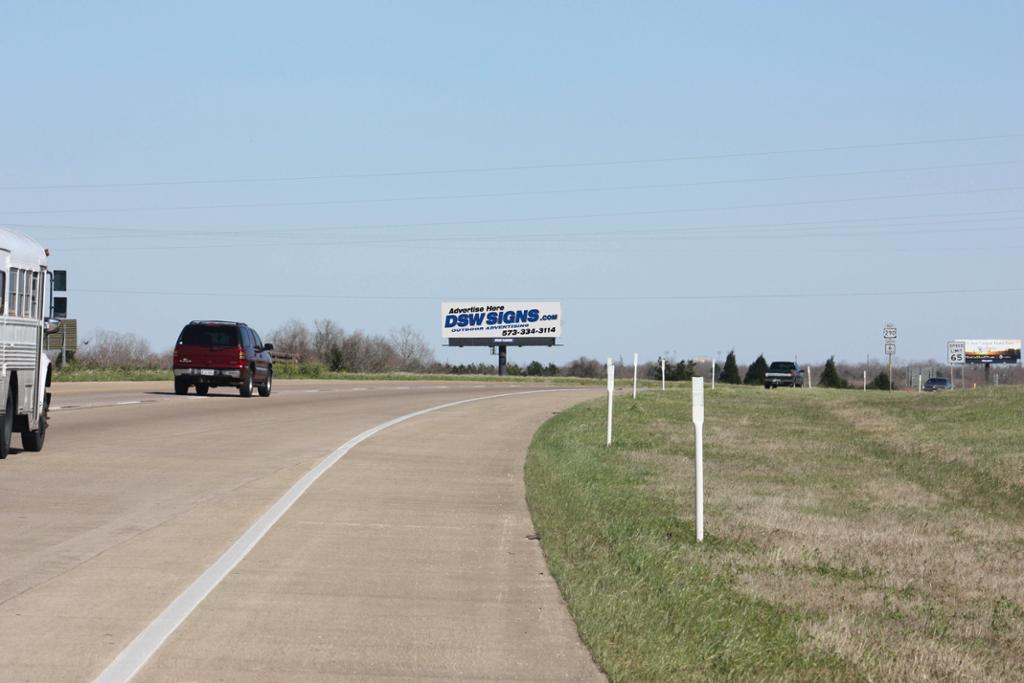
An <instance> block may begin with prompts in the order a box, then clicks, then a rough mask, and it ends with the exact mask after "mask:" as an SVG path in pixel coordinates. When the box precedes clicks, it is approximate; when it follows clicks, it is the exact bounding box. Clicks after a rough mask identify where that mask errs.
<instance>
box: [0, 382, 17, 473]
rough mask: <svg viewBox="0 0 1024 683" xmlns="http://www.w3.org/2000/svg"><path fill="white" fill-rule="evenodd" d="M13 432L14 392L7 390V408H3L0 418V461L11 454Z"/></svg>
mask: <svg viewBox="0 0 1024 683" xmlns="http://www.w3.org/2000/svg"><path fill="white" fill-rule="evenodd" d="M13 431H14V392H13V391H12V390H11V389H10V388H8V390H7V407H5V408H4V414H3V417H2V418H0V460H3V459H4V458H6V457H7V454H8V453H10V452H11V432H13Z"/></svg>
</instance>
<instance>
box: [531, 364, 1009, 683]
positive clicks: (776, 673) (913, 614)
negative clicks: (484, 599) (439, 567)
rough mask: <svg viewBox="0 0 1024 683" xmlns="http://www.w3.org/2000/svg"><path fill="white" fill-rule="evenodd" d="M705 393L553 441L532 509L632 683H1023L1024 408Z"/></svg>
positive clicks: (611, 660)
mask: <svg viewBox="0 0 1024 683" xmlns="http://www.w3.org/2000/svg"><path fill="white" fill-rule="evenodd" d="M706 394H707V400H706V404H707V422H706V425H705V488H706V503H705V517H706V529H707V536H706V537H705V542H704V544H703V545H702V546H698V545H697V544H696V543H695V541H694V526H693V459H692V452H693V429H692V424H691V422H690V397H689V385H688V384H684V385H681V387H680V389H677V390H674V391H669V392H666V393H662V392H660V391H650V392H645V393H642V394H641V396H640V398H639V399H638V400H637V401H635V402H634V401H632V400H631V399H630V398H629V397H628V396H626V397H622V398H619V399H617V401H616V414H615V417H616V419H615V430H616V432H615V434H616V436H615V444H614V445H613V447H612V448H605V446H604V429H605V419H606V413H605V410H606V407H605V406H606V402H605V401H603V400H599V401H596V402H589V403H585V404H582V405H579V406H576V407H574V408H572V409H570V410H567V411H565V412H563V413H561V414H559V415H558V416H556V417H554V418H552V419H551V420H550V421H549V422H548V423H547V424H545V425H544V426H543V427H542V428H541V430H540V431H539V432H538V433H537V435H536V437H535V439H534V442H533V445H532V447H531V450H530V454H529V458H528V460H527V468H526V478H527V492H528V498H529V503H530V508H531V511H532V513H533V517H534V522H535V524H536V527H537V531H538V532H539V534H540V536H541V543H542V545H543V549H544V552H545V555H546V557H547V560H548V563H549V565H550V567H551V571H552V573H553V574H554V576H555V577H556V579H557V580H558V583H559V586H560V587H561V589H562V592H563V595H564V596H565V598H566V600H567V602H568V604H569V608H570V610H571V612H572V614H573V616H574V618H575V619H576V623H577V625H578V628H579V631H580V634H581V635H582V637H583V639H584V640H585V641H586V643H587V644H588V645H589V647H590V648H591V650H592V651H593V653H594V656H595V658H596V660H597V661H598V662H599V663H600V665H601V666H602V667H603V668H604V670H605V671H606V672H607V673H608V674H609V676H610V678H611V679H612V680H613V681H673V680H722V681H732V680H891V681H904V680H932V679H941V680H970V681H977V680H1008V681H1009V680H1020V678H1021V675H1022V671H1024V389H1022V388H1015V387H1005V388H993V389H979V390H976V391H970V390H968V391H959V390H958V391H954V392H949V393H943V394H923V395H919V394H914V393H901V392H896V393H893V394H889V393H887V392H860V391H835V390H827V389H825V390H821V389H814V390H778V391H765V390H764V389H760V388H756V389H755V388H746V387H722V386H719V387H718V388H717V389H716V390H715V391H713V392H712V391H710V390H708V391H707V392H706Z"/></svg>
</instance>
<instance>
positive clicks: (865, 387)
mask: <svg viewBox="0 0 1024 683" xmlns="http://www.w3.org/2000/svg"><path fill="white" fill-rule="evenodd" d="M867 390H868V371H867V370H865V371H864V391H867Z"/></svg>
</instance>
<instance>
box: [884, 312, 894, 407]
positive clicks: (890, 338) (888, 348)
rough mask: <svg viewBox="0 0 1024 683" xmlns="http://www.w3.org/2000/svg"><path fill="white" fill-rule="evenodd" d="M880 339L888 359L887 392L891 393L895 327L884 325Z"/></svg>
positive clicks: (889, 324) (890, 324)
mask: <svg viewBox="0 0 1024 683" xmlns="http://www.w3.org/2000/svg"><path fill="white" fill-rule="evenodd" d="M882 339H883V340H884V341H885V355H887V356H888V357H889V391H892V357H893V356H894V355H895V354H896V326H895V325H893V324H892V323H886V324H885V328H884V329H882Z"/></svg>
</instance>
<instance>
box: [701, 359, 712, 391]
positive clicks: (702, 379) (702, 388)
mask: <svg viewBox="0 0 1024 683" xmlns="http://www.w3.org/2000/svg"><path fill="white" fill-rule="evenodd" d="M703 381H704V378H703V377H702V378H701V382H702V383H703ZM703 390H704V387H703V386H702V387H701V391H703ZM711 390H712V391H714V390H715V359H714V358H712V359H711Z"/></svg>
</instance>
